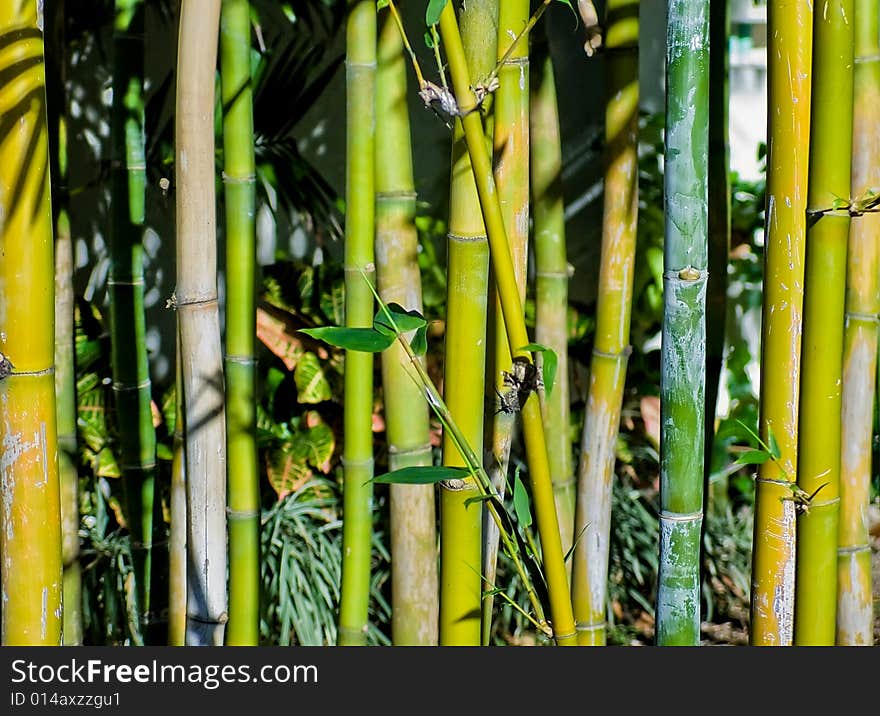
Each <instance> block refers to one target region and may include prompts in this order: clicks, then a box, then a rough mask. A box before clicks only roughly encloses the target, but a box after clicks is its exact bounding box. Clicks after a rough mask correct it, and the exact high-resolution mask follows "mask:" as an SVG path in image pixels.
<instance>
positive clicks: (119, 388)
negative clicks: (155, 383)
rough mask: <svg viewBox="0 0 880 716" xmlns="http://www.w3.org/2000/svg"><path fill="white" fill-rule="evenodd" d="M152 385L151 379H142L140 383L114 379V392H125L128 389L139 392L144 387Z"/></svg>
mask: <svg viewBox="0 0 880 716" xmlns="http://www.w3.org/2000/svg"><path fill="white" fill-rule="evenodd" d="M151 385H152V383H151V382H150V379H149V378H147V379H146V380H142V381H141V382H140V383H120V382H118V381H115V380H114V381H113V392H114V393H125V392H128V391H132V392H137V391H139V390H142V389H144V388H149V387H150V386H151Z"/></svg>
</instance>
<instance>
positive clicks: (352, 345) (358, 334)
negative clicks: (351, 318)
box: [299, 326, 394, 353]
mask: <svg viewBox="0 0 880 716" xmlns="http://www.w3.org/2000/svg"><path fill="white" fill-rule="evenodd" d="M299 333H305V334H306V335H307V336H311V337H312V338H317V339H318V340H320V341H324V342H325V343H329V344H330V345H331V346H336V347H337V348H344V349H345V350H349V351H363V352H365V353H381V352H382V351H384V350H385V349H386V348H388V346H390V345H391V344H392V343H393V342H394V336H387V335H385V334H383V333H379V332H378V331H376V330H374V329H373V328H345V327H342V326H322V327H321V328H301V329H300V330H299Z"/></svg>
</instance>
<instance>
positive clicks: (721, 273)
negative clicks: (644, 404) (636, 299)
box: [704, 0, 730, 514]
mask: <svg viewBox="0 0 880 716" xmlns="http://www.w3.org/2000/svg"><path fill="white" fill-rule="evenodd" d="M729 35H730V3H729V0H710V2H709V46H710V47H712V48H713V50H712V52H711V53H710V57H709V88H710V89H709V279H708V283H707V286H706V447H705V455H704V460H705V480H706V488H707V489H706V494H705V496H704V498H705V502H706V505H707V508H708V509H710V510H712V511H713V512H714V513H716V514H723V513H724V511H725V510H726V509H727V507H728V505H729V503H730V500H729V498H728V479H727V473H726V472H724V471H719V472H718V474H717V475H715V476H712V456H713V452H714V451H713V444H714V442H715V412H716V408H717V404H718V390H719V387H720V385H719V383H720V380H721V375H722V373H721V369H722V365H723V363H724V334H725V317H726V315H727V263H728V257H729V255H730V142H729V140H728V134H729V131H728V126H729V119H728V115H729V106H728V105H729V101H730V85H729V79H728V75H729V70H730V55H729V53H728V48H727V44H728V43H727V38H728V37H729Z"/></svg>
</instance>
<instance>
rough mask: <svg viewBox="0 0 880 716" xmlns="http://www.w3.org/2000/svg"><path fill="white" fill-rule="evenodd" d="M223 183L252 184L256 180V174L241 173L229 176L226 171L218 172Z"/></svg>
mask: <svg viewBox="0 0 880 716" xmlns="http://www.w3.org/2000/svg"><path fill="white" fill-rule="evenodd" d="M220 176H221V177H222V179H223V183H224V184H253V183H255V182H256V181H257V175H256V174H243V175H242V176H230V175H229V174H227V173H226V172H220Z"/></svg>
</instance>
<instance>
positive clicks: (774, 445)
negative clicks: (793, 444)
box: [768, 430, 782, 460]
mask: <svg viewBox="0 0 880 716" xmlns="http://www.w3.org/2000/svg"><path fill="white" fill-rule="evenodd" d="M768 437H769V440H770V455H771V456H772V457H773V459H774V460H778V459H779V457H780V455H782V451H781V450H780V449H779V443H778V442H776V436H775V435H774V434H773V431H772V430H771V431H770V433H769V436H768Z"/></svg>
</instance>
